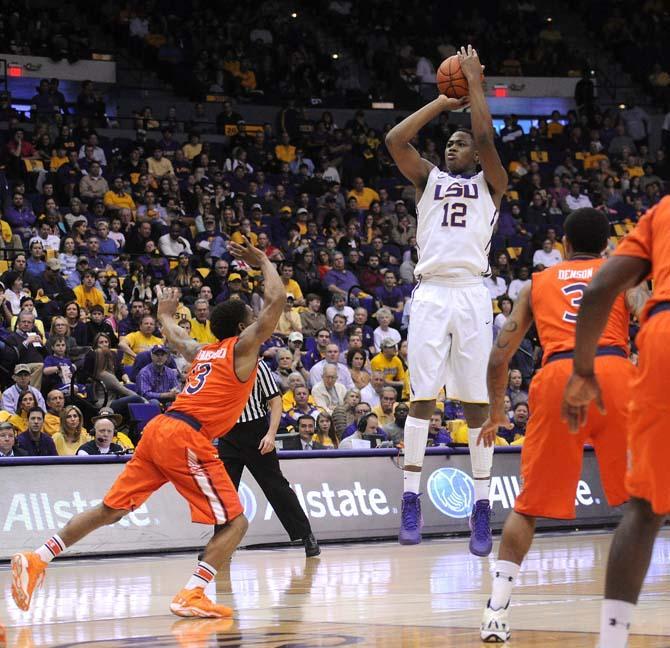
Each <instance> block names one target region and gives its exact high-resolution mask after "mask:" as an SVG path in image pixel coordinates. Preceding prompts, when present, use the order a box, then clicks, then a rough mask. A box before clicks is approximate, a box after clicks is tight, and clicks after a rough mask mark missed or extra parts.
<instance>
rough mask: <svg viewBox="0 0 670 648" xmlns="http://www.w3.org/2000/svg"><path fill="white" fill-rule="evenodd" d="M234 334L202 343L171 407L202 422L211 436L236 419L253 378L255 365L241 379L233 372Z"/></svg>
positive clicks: (231, 425) (242, 407)
mask: <svg viewBox="0 0 670 648" xmlns="http://www.w3.org/2000/svg"><path fill="white" fill-rule="evenodd" d="M237 340H238V338H237V337H232V338H226V339H225V340H222V341H221V342H215V343H214V344H206V345H205V346H203V347H202V348H201V349H200V351H198V354H197V355H196V356H195V358H194V360H193V364H192V365H191V371H190V372H189V374H188V378H187V380H186V384H185V385H184V389H182V391H181V393H180V394H179V395H178V396H177V398H176V399H175V401H174V404H173V405H172V407H171V408H170V410H171V411H174V410H176V411H178V412H184V414H188V415H189V416H192V417H193V418H195V419H197V420H198V421H199V422H200V423H201V424H202V430H203V432H204V433H205V434H206V435H207V436H208V437H210V438H211V439H216V438H217V437H220V436H221V435H223V434H225V433H226V432H228V431H229V430H230V428H232V427H233V425H235V423H237V419H239V418H240V414H242V410H243V409H244V407H245V405H246V404H247V401H248V400H249V396H250V395H251V390H252V389H253V386H254V381H255V380H256V369H254V371H253V372H252V373H251V376H249V378H248V379H247V380H246V381H245V382H241V381H240V380H239V379H238V378H237V375H236V373H235V344H236V343H237Z"/></svg>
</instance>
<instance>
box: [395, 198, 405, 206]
mask: <svg viewBox="0 0 670 648" xmlns="http://www.w3.org/2000/svg"><path fill="white" fill-rule="evenodd" d="M395 204H396V205H404V204H405V201H404V200H400V199H398V200H396V201H395Z"/></svg>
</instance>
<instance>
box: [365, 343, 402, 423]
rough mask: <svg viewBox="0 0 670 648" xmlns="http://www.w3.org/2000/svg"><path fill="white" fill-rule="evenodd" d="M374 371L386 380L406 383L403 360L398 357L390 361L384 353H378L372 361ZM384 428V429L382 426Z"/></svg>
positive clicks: (371, 366)
mask: <svg viewBox="0 0 670 648" xmlns="http://www.w3.org/2000/svg"><path fill="white" fill-rule="evenodd" d="M370 368H371V369H372V371H381V372H382V373H383V374H384V380H386V381H389V380H393V381H394V382H397V381H404V380H405V368H404V367H403V366H402V360H400V358H399V357H398V356H393V357H392V358H391V359H390V360H389V359H387V358H385V357H384V354H383V353H378V354H377V355H376V356H375V357H374V358H372V360H371V361H370ZM382 427H384V426H383V425H382Z"/></svg>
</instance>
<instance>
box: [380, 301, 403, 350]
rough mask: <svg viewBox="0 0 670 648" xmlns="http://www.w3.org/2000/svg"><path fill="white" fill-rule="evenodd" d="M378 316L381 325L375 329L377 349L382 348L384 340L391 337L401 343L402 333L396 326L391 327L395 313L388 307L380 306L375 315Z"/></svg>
mask: <svg viewBox="0 0 670 648" xmlns="http://www.w3.org/2000/svg"><path fill="white" fill-rule="evenodd" d="M374 317H376V318H377V322H378V323H379V326H378V327H377V328H376V329H375V330H374V333H373V335H374V345H375V350H376V351H379V350H381V346H382V340H384V339H387V338H390V339H391V340H392V341H393V342H395V343H396V344H400V340H401V339H402V338H401V337H400V333H398V331H397V330H396V329H394V328H391V322H393V314H392V313H391V311H390V310H389V309H388V308H380V309H379V310H378V311H377V312H376V313H375V315H374Z"/></svg>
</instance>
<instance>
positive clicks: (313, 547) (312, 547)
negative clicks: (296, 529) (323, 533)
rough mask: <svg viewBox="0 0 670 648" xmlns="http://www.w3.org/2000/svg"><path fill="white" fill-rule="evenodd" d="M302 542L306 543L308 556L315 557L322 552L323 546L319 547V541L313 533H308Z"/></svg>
mask: <svg viewBox="0 0 670 648" xmlns="http://www.w3.org/2000/svg"><path fill="white" fill-rule="evenodd" d="M302 543H303V544H304V545H305V555H306V556H307V557H308V558H314V556H318V555H319V554H320V553H321V547H319V543H318V542H317V541H316V538H315V537H314V534H313V533H310V534H309V535H306V536H305V537H304V538H303V539H302Z"/></svg>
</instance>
